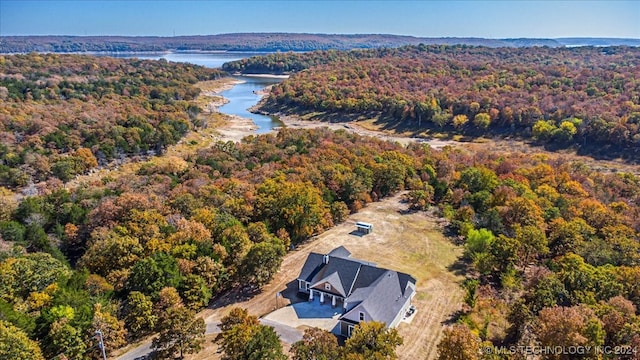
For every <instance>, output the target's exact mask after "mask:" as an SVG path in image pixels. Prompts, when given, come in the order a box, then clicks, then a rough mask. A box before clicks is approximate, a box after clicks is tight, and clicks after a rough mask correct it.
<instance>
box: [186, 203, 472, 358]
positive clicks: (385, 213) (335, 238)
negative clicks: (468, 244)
mask: <svg viewBox="0 0 640 360" xmlns="http://www.w3.org/2000/svg"><path fill="white" fill-rule="evenodd" d="M406 210H407V205H406V204H404V203H403V202H402V201H401V195H400V194H399V195H396V196H394V197H391V198H387V199H384V200H382V201H380V202H376V203H372V204H369V205H368V206H367V207H366V208H364V209H362V210H361V211H360V212H359V213H357V214H354V215H351V216H350V217H349V219H348V220H347V221H346V222H345V223H343V224H340V225H338V226H336V227H334V228H332V229H330V230H328V231H326V232H324V233H322V234H320V235H318V236H317V237H315V238H314V239H311V240H309V241H308V242H306V243H304V244H302V245H300V246H298V248H297V249H296V250H294V251H291V252H289V253H288V254H287V255H286V256H285V259H284V261H283V264H282V267H281V269H280V271H279V272H278V274H276V276H275V277H274V279H273V280H272V281H271V282H270V283H269V284H267V285H266V286H265V287H264V288H263V289H262V291H261V292H260V293H259V294H257V295H255V296H253V297H251V298H248V299H247V298H245V297H243V296H242V295H241V294H229V295H228V296H224V297H222V298H219V299H217V301H216V302H214V303H213V304H212V306H210V308H209V309H207V310H205V311H204V312H203V313H202V314H201V315H202V316H204V318H205V319H206V321H207V322H215V321H219V319H221V318H222V317H223V316H224V315H226V314H227V313H228V311H229V310H230V309H231V308H232V307H234V306H240V307H244V308H246V309H248V310H249V312H250V313H251V314H253V315H256V316H263V315H266V314H268V313H270V312H271V311H273V310H274V309H275V294H276V293H277V292H279V291H283V290H285V289H286V286H287V284H289V283H290V282H291V281H294V280H295V279H296V277H297V275H298V273H299V271H300V269H301V267H302V265H303V264H304V261H305V259H306V257H307V255H308V254H309V253H310V252H317V253H327V252H329V251H331V250H332V249H334V248H335V247H338V246H341V245H342V246H345V247H346V248H347V249H348V250H349V251H351V253H352V257H355V258H359V259H362V260H367V261H371V262H375V263H377V264H378V266H381V267H385V268H389V269H392V270H397V271H401V272H405V273H408V274H411V275H412V276H414V277H415V278H416V279H417V294H416V296H415V298H414V301H413V303H414V305H415V306H416V308H417V313H416V315H415V317H414V318H413V320H412V321H411V323H410V324H407V323H401V324H400V325H399V326H398V331H399V333H400V335H402V337H403V338H404V345H402V346H401V347H400V348H399V349H398V355H399V358H400V359H407V360H408V359H433V358H435V357H436V345H437V344H438V341H439V339H440V336H441V334H442V328H443V323H444V322H445V321H446V320H448V319H449V318H450V316H451V315H452V314H453V313H454V312H455V311H457V310H458V309H460V308H461V303H462V298H463V291H462V290H461V288H460V282H461V281H462V277H461V276H457V275H455V274H454V273H453V272H452V271H451V270H450V266H452V265H453V264H454V263H455V262H456V260H457V259H458V257H459V256H460V254H461V253H462V249H461V248H460V247H458V246H455V245H453V244H452V243H451V241H450V240H449V239H447V238H445V237H444V236H443V234H442V229H441V226H440V225H439V224H438V219H436V218H435V217H433V216H430V215H428V214H427V213H424V212H407V211H406ZM356 221H365V222H369V223H372V224H373V225H374V232H373V233H372V234H369V235H364V236H358V235H354V234H353V232H354V230H355V222H356ZM283 300H286V299H281V300H280V304H279V307H281V306H283V305H284V304H283ZM208 345H209V346H207V347H206V349H205V350H204V352H203V353H200V354H198V355H195V356H193V357H192V358H193V359H204V358H207V359H209V358H211V359H215V358H218V356H219V354H215V355H214V354H212V353H215V350H214V349H215V346H212V345H210V343H209V344H208ZM286 348H288V346H286ZM212 350H213V351H212Z"/></svg>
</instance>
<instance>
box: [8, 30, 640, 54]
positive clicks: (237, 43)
mask: <svg viewBox="0 0 640 360" xmlns="http://www.w3.org/2000/svg"><path fill="white" fill-rule="evenodd" d="M596 40H600V41H601V39H596ZM579 41H582V42H584V41H586V40H585V39H579ZM589 41H593V40H589ZM611 41H614V42H615V41H617V42H620V41H624V39H607V42H606V43H605V45H606V44H607V43H609V42H611ZM627 41H628V42H630V45H634V44H635V43H634V42H633V41H632V40H631V41H630V40H629V39H627ZM420 43H423V44H448V45H456V44H466V45H483V46H491V47H505V46H506V47H513V46H551V47H555V46H563V42H561V41H559V40H554V39H483V38H419V37H413V36H402V35H384V34H354V35H346V34H292V33H235V34H234V33H231V34H218V35H199V36H173V37H158V36H3V37H2V42H1V43H0V53H28V52H32V51H36V52H64V53H69V52H74V53H75V52H101V51H104V52H127V51H129V52H142V51H152V52H153V51H155V52H158V51H169V50H172V51H175V50H177V51H188V50H193V51H213V50H217V51H219V50H228V51H269V52H272V51H273V52H275V51H313V50H329V49H338V50H349V49H358V48H377V47H398V46H404V45H412V44H413V45H417V44H420ZM599 45H600V44H599ZM635 45H637V44H635Z"/></svg>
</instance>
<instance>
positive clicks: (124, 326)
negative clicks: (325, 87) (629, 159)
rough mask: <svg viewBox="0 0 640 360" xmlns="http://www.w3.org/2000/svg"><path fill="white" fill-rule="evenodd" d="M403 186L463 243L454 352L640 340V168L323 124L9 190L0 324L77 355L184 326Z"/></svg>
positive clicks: (0, 268) (49, 350) (48, 351)
mask: <svg viewBox="0 0 640 360" xmlns="http://www.w3.org/2000/svg"><path fill="white" fill-rule="evenodd" d="M400 190H408V193H407V201H408V202H409V204H410V206H411V208H413V209H414V210H416V211H420V210H424V209H428V208H430V207H432V206H435V207H437V209H438V212H439V213H440V214H441V215H442V216H444V217H445V218H446V219H448V220H449V223H450V231H451V233H452V234H457V235H456V236H455V237H454V238H459V239H460V240H461V241H463V242H464V244H465V245H464V247H465V255H464V259H461V261H462V264H464V265H463V266H465V267H468V269H467V270H466V271H467V272H468V273H469V274H470V275H469V280H468V281H467V282H466V283H465V288H466V289H467V292H468V295H467V297H466V303H467V308H466V310H465V311H464V313H462V314H460V315H459V321H458V322H459V324H460V325H458V326H457V327H456V328H454V329H455V331H457V333H456V334H453V335H446V336H445V340H444V341H443V343H442V344H441V347H442V349H441V353H443V354H445V353H446V351H447V350H446V347H447V346H448V345H447V344H448V343H447V341H450V342H451V341H453V343H454V345H451V346H453V347H454V348H457V347H458V346H459V345H456V344H457V343H455V341H457V340H456V339H459V338H460V336H463V337H465V336H466V338H468V339H470V340H469V341H468V342H466V343H465V344H466V345H465V346H480V343H481V341H489V342H492V343H494V344H498V345H504V344H532V343H534V342H536V341H539V342H540V343H541V344H544V345H558V344H564V343H565V342H568V341H573V340H574V339H580V341H581V344H582V343H584V344H585V345H591V344H594V345H602V344H606V345H636V346H637V345H638V342H640V336H639V335H638V334H639V333H640V332H639V331H640V320H639V318H638V316H637V310H636V309H637V308H638V306H640V293H639V292H638V284H639V283H640V243H639V239H640V237H639V231H640V179H639V178H637V177H634V176H633V175H629V174H624V173H611V174H602V173H598V172H595V171H592V170H590V169H589V168H587V167H586V166H584V165H582V164H580V163H575V162H570V161H567V160H563V159H562V158H548V157H546V156H544V155H522V154H512V155H502V154H496V153H488V152H480V153H476V154H469V153H465V152H464V151H462V150H455V149H452V148H445V149H444V150H442V151H435V150H432V149H430V148H429V146H428V145H422V144H412V145H409V146H408V147H406V148H405V147H402V146H400V145H398V144H393V143H389V142H383V141H381V140H378V139H373V138H366V137H361V136H359V135H355V134H349V133H347V132H346V131H337V132H332V131H329V130H327V129H318V130H288V129H283V130H281V131H280V132H279V133H278V134H277V135H262V136H257V137H249V138H247V139H245V141H244V142H242V143H231V142H227V143H223V142H220V143H218V144H217V146H214V147H213V148H211V149H204V150H201V151H200V152H199V153H198V154H197V155H195V156H192V157H190V158H188V159H185V160H183V159H179V158H170V159H166V158H160V159H157V160H152V161H149V162H147V163H146V164H144V165H143V166H142V167H141V169H140V170H139V171H138V172H137V173H135V174H128V175H123V176H122V177H118V178H111V179H104V180H103V181H97V182H96V183H93V184H90V185H87V186H84V187H81V188H78V189H75V190H67V189H64V188H60V187H58V188H51V189H48V190H47V191H46V192H45V193H43V194H42V195H39V196H35V197H29V198H26V199H23V200H22V201H19V202H16V200H15V199H14V198H13V197H11V196H8V195H7V196H3V198H2V201H3V206H2V207H1V213H0V215H1V220H2V221H1V222H0V234H1V236H2V239H3V240H2V247H3V249H5V250H4V251H3V253H2V257H1V259H2V262H1V263H0V299H1V300H0V318H1V319H2V321H1V322H0V324H2V325H3V326H7V327H11V329H13V330H12V331H13V332H14V333H15V334H18V335H19V336H20V339H22V340H21V341H23V342H24V343H25V344H30V345H29V346H31V347H33V348H37V347H39V348H41V349H42V352H43V354H44V355H45V356H48V357H51V356H55V355H56V354H59V353H62V352H64V353H65V354H67V356H70V357H72V358H77V359H80V358H86V357H89V356H91V355H90V351H89V350H90V349H92V346H93V345H94V344H95V339H94V337H93V333H94V330H95V329H96V328H97V327H98V326H101V327H102V329H103V332H104V333H105V341H106V343H107V344H108V349H110V351H111V350H112V349H115V348H117V347H119V346H121V345H122V344H124V342H125V341H131V340H133V339H136V338H139V337H140V336H144V335H146V334H149V333H150V332H152V331H159V332H160V334H165V333H172V331H173V332H175V331H178V330H176V327H177V326H178V324H176V323H175V321H174V322H172V321H171V319H175V318H176V317H178V318H179V319H189V318H192V316H193V311H194V310H197V309H199V308H201V307H203V306H205V305H206V304H207V303H208V302H209V300H210V299H211V298H212V297H213V296H215V295H216V294H219V293H221V292H222V291H224V290H225V289H229V288H231V287H235V286H238V285H239V284H253V285H254V286H255V287H256V289H257V287H258V286H260V285H261V284H264V283H266V282H268V281H269V280H270V279H271V277H272V276H273V274H274V273H275V272H276V271H277V270H278V268H279V266H280V263H281V260H282V257H283V256H284V254H285V251H286V249H287V248H288V246H289V245H290V244H297V243H299V242H301V241H304V240H305V239H307V238H308V237H309V236H311V235H313V234H315V233H317V232H320V231H322V230H323V229H326V228H328V227H330V226H332V224H335V223H338V222H341V221H343V220H344V219H345V217H346V216H347V215H348V214H349V213H350V212H355V211H358V209H360V208H361V207H362V206H363V205H365V204H366V203H367V202H369V201H375V200H377V199H380V198H382V197H384V196H387V195H390V194H393V193H395V192H397V191H400ZM5 193H8V192H6V191H5ZM564 313H567V314H572V315H571V316H570V317H565V316H564V315H562V314H564ZM182 323H186V324H192V325H193V326H194V328H191V329H186V330H185V329H182V331H184V332H186V333H200V332H201V331H203V329H202V326H201V325H198V324H199V323H197V322H196V323H191V322H189V321H182ZM17 329H19V330H17ZM105 329H107V330H105ZM251 329H253V330H255V331H262V330H264V329H262V328H251ZM559 329H563V331H565V330H566V329H568V330H566V334H565V333H563V334H565V335H563V337H561V338H559V337H557V336H554V335H553V334H556V333H557V332H558V331H559ZM253 330H252V331H253ZM265 331H266V330H265ZM459 333H461V334H462V335H460V334H459ZM18 335H16V336H18ZM29 338H30V339H32V340H28V339H29ZM63 339H64V341H63ZM159 339H162V337H160V338H159ZM33 341H36V342H37V343H36V342H33ZM154 344H156V345H157V349H158V350H160V351H167V352H168V353H171V352H175V351H177V350H176V348H175V347H163V346H162V344H163V343H162V341H161V340H158V342H157V343H154ZM571 344H573V343H571ZM302 345H304V344H302ZM302 345H299V346H302ZM307 345H309V344H307ZM25 346H27V345H25ZM189 349H191V348H189ZM189 349H182V350H185V351H187V350H189ZM193 349H197V346H195V347H194V348H193ZM193 349H191V350H193ZM476 350H477V349H476ZM189 351H190V350H189ZM194 351H195V350H194ZM35 358H39V357H35Z"/></svg>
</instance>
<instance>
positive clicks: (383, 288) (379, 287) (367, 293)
mask: <svg viewBox="0 0 640 360" xmlns="http://www.w3.org/2000/svg"><path fill="white" fill-rule="evenodd" d="M405 286H406V285H405ZM408 289H409V291H404V290H405V289H401V281H400V279H399V275H398V272H395V271H392V270H386V271H385V272H384V273H383V274H382V276H380V277H379V278H378V279H376V281H375V282H374V283H373V284H371V286H369V287H367V288H360V289H357V290H356V291H354V293H353V296H352V297H349V301H352V300H353V301H355V300H360V299H362V300H361V301H362V302H361V303H360V304H359V305H356V306H355V307H354V308H352V309H351V310H349V311H348V312H347V313H345V314H344V315H342V316H341V317H340V318H341V319H347V320H350V321H356V322H358V321H359V320H360V312H363V313H365V314H366V315H367V316H369V317H368V318H367V320H368V321H369V320H376V321H381V322H384V323H385V324H387V325H389V324H391V323H392V322H393V320H394V319H395V317H396V316H397V315H398V312H399V311H400V310H401V309H402V306H403V305H404V304H405V302H406V300H407V299H408V298H409V297H410V296H411V295H412V293H413V288H411V287H409V288H408ZM403 293H404V294H403ZM356 297H357V298H358V299H356Z"/></svg>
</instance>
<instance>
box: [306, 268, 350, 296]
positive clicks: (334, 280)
mask: <svg viewBox="0 0 640 360" xmlns="http://www.w3.org/2000/svg"><path fill="white" fill-rule="evenodd" d="M324 283H329V284H331V286H332V287H333V290H334V291H330V292H333V293H337V294H338V295H341V296H343V297H346V296H347V294H346V293H345V291H344V285H343V284H342V281H340V276H339V275H338V273H337V272H333V273H331V274H329V276H327V277H325V278H323V279H320V280H318V281H316V282H315V283H314V284H313V285H311V287H312V288H315V287H317V286H320V285H322V284H324ZM320 290H323V291H324V288H320Z"/></svg>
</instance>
